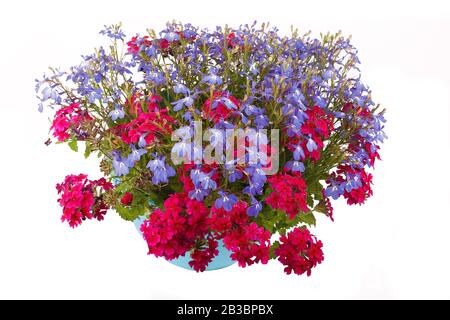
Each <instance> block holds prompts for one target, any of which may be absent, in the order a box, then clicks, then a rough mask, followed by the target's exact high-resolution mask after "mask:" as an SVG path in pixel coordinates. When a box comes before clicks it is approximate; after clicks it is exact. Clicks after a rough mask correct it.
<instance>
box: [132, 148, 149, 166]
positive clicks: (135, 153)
mask: <svg viewBox="0 0 450 320" xmlns="http://www.w3.org/2000/svg"><path fill="white" fill-rule="evenodd" d="M146 153H147V150H145V149H136V147H135V146H134V145H131V153H130V154H129V155H128V157H127V162H128V165H129V166H130V167H134V164H135V163H136V162H137V161H139V160H140V159H141V156H142V155H144V154H146Z"/></svg>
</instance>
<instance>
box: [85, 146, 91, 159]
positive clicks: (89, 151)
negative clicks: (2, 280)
mask: <svg viewBox="0 0 450 320" xmlns="http://www.w3.org/2000/svg"><path fill="white" fill-rule="evenodd" d="M91 152H92V148H91V144H90V143H88V142H86V149H85V150H84V157H85V158H86V159H87V158H89V156H90V155H91Z"/></svg>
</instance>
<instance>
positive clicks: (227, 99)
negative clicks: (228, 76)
mask: <svg viewBox="0 0 450 320" xmlns="http://www.w3.org/2000/svg"><path fill="white" fill-rule="evenodd" d="M240 105H241V102H240V101H239V100H238V99H236V98H235V97H233V96H231V95H229V94H227V93H225V92H214V94H213V98H212V102H211V99H207V100H206V101H205V103H204V104H203V107H202V111H203V117H204V118H206V119H211V120H213V121H214V123H217V122H219V121H220V120H222V119H223V120H227V119H228V118H230V117H233V116H234V117H237V116H238V115H237V114H236V113H235V111H236V110H237V109H239V108H240Z"/></svg>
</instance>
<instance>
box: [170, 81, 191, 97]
mask: <svg viewBox="0 0 450 320" xmlns="http://www.w3.org/2000/svg"><path fill="white" fill-rule="evenodd" d="M173 91H174V92H175V93H181V94H184V95H186V94H188V93H189V89H188V88H186V86H185V85H184V84H181V83H177V84H176V85H175V86H174V87H173Z"/></svg>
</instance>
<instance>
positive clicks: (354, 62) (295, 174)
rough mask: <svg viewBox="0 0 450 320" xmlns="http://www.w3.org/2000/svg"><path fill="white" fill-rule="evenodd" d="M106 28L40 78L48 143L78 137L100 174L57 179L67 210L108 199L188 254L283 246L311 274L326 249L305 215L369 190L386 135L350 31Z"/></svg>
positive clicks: (95, 208) (239, 253)
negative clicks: (89, 50) (47, 110)
mask: <svg viewBox="0 0 450 320" xmlns="http://www.w3.org/2000/svg"><path fill="white" fill-rule="evenodd" d="M100 33H101V34H103V35H105V36H107V37H108V38H110V40H111V43H110V45H109V46H107V47H100V48H98V49H96V50H95V52H94V53H93V54H90V55H86V56H83V59H82V62H81V63H80V64H79V65H76V66H73V67H71V68H70V69H69V70H68V71H60V70H59V69H51V73H50V74H49V75H44V77H43V79H41V80H37V86H36V92H37V93H38V97H39V99H40V105H39V109H40V111H43V108H44V106H50V107H51V108H53V109H54V110H55V114H54V115H52V119H51V121H52V124H51V128H50V133H51V138H50V139H49V140H48V141H47V144H50V143H51V141H56V143H65V144H68V145H69V147H70V148H71V149H72V150H74V151H78V149H79V146H80V145H81V144H82V145H83V146H84V155H85V156H86V157H89V156H91V155H92V154H96V155H97V156H98V157H99V161H100V169H101V171H102V172H103V174H104V177H102V178H100V179H90V178H89V177H87V176H86V175H84V174H79V175H69V176H67V177H66V178H65V180H64V181H63V182H62V183H59V184H58V185H57V187H56V188H57V191H58V195H59V199H58V201H59V203H60V205H61V206H62V208H63V215H62V218H61V219H62V221H65V222H68V224H69V225H70V226H71V227H76V226H78V225H80V224H81V223H83V221H85V220H94V219H96V220H102V219H103V217H104V215H105V214H106V212H107V210H108V209H114V210H115V211H116V212H117V213H118V214H119V215H120V216H121V217H122V218H123V219H124V220H127V221H132V222H134V223H135V225H136V226H137V228H138V229H139V231H140V232H141V233H142V235H143V238H144V239H145V241H146V242H147V244H148V248H149V251H148V253H149V254H152V255H154V256H156V257H163V258H165V259H167V260H168V261H171V262H172V263H175V264H177V265H180V266H182V267H185V268H189V269H193V270H196V271H205V270H212V269H219V268H223V267H226V266H229V265H231V264H232V263H234V262H236V261H237V262H238V265H239V266H240V267H246V266H249V265H252V264H254V263H263V264H265V263H267V262H268V261H269V260H270V259H276V260H278V261H279V262H281V263H282V264H283V265H284V270H285V272H286V273H288V274H290V273H295V274H298V275H300V274H303V273H306V274H307V275H310V273H311V270H312V268H314V267H315V266H316V265H317V264H319V263H321V262H322V261H323V252H322V242H321V241H320V240H318V239H317V238H316V236H315V235H313V234H312V233H311V232H310V230H309V227H310V226H314V225H315V223H316V218H315V217H316V215H317V214H324V215H326V216H328V217H329V218H330V219H331V220H333V207H332V204H331V199H334V200H336V199H338V198H339V197H343V198H345V200H346V201H347V203H348V204H350V205H354V204H362V203H364V202H365V201H366V199H367V198H368V197H370V196H371V195H372V189H371V184H372V174H371V171H372V168H373V166H374V163H375V161H376V159H379V154H378V150H379V145H380V144H381V143H382V142H383V139H384V138H385V135H384V133H383V126H384V122H385V120H384V117H383V115H384V110H380V109H379V106H378V105H376V104H375V103H374V102H373V101H372V97H371V92H370V90H369V89H368V87H367V86H366V85H365V84H363V82H362V80H361V77H360V73H359V69H358V64H359V60H358V57H357V54H356V53H357V52H356V49H355V48H354V47H353V46H352V45H351V44H350V41H349V39H347V38H344V37H343V36H341V34H340V33H337V34H325V35H321V37H320V39H315V38H312V37H310V36H309V35H302V36H300V35H299V33H298V31H297V30H292V33H291V35H289V36H282V35H280V34H279V32H278V30H277V29H275V28H270V27H269V26H268V25H266V24H262V25H256V24H253V25H244V26H241V27H239V28H235V29H232V28H229V27H224V28H221V27H218V28H216V29H214V30H212V31H210V30H206V29H199V28H197V27H195V26H193V25H191V24H181V23H176V22H174V23H168V24H167V27H166V29H164V30H162V31H161V32H159V33H156V32H155V31H153V30H148V32H147V34H146V35H136V36H134V37H132V38H131V39H126V37H125V34H124V33H123V32H122V30H121V26H120V25H112V26H107V27H105V29H104V30H102V31H101V32H100Z"/></svg>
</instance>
